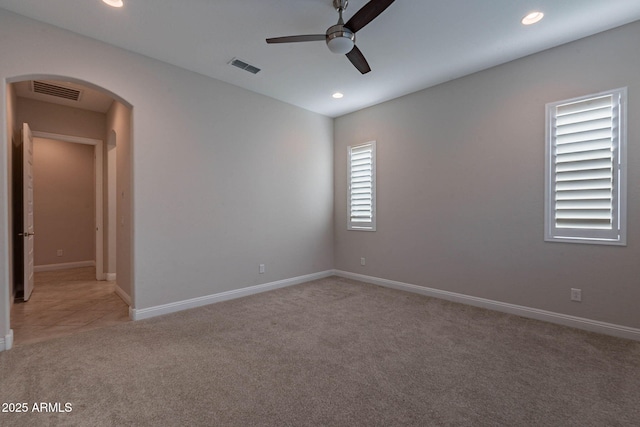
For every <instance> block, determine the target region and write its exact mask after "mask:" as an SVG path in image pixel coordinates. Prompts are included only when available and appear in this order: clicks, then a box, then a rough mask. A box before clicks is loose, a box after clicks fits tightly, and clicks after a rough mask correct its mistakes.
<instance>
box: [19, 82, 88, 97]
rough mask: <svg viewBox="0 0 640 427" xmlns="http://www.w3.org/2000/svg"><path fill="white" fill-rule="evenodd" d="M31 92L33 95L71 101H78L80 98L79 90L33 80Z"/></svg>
mask: <svg viewBox="0 0 640 427" xmlns="http://www.w3.org/2000/svg"><path fill="white" fill-rule="evenodd" d="M31 90H32V91H33V92H34V93H40V94H42V95H49V96H55V97H57V98H64V99H69V100H71V101H80V97H81V96H82V91H81V90H78V89H74V88H70V87H65V86H61V85H59V84H53V83H50V82H45V81H42V80H33V81H32V82H31Z"/></svg>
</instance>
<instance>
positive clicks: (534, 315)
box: [334, 270, 640, 341]
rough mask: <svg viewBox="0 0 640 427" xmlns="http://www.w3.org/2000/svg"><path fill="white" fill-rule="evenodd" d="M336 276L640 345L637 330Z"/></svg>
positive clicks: (384, 281) (405, 285) (424, 289)
mask: <svg viewBox="0 0 640 427" xmlns="http://www.w3.org/2000/svg"><path fill="white" fill-rule="evenodd" d="M334 274H335V275H336V276H340V277H345V278H347V279H353V280H359V281H361V282H366V283H371V284H373V285H379V286H384V287H387V288H393V289H399V290H402V291H407V292H413V293H416V294H421V295H425V296H429V297H434V298H439V299H444V300H447V301H453V302H458V303H461V304H467V305H472V306H475V307H480V308H486V309H489V310H494V311H500V312H503V313H509V314H515V315H517V316H522V317H527V318H530V319H536V320H542V321H545V322H549V323H555V324H558V325H563V326H569V327H572V328H577V329H582V330H585V331H590V332H598V333H601V334H605V335H611V336H614V337H619V338H627V339H631V340H635V341H640V329H637V328H631V327H628V326H622V325H616V324H613V323H607V322H600V321H598V320H592V319H586V318H584V317H576V316H570V315H567V314H562V313H555V312H552V311H546V310H539V309H537V308H531V307H525V306H522V305H516V304H509V303H505V302H500V301H494V300H490V299H485V298H478V297H473V296H469V295H464V294H459V293H455V292H449V291H442V290H439V289H433V288H427V287H424V286H417V285H412V284H409V283H403V282H396V281H394V280H388V279H380V278H378V277H372V276H365V275H363V274H357V273H350V272H347V271H341V270H334Z"/></svg>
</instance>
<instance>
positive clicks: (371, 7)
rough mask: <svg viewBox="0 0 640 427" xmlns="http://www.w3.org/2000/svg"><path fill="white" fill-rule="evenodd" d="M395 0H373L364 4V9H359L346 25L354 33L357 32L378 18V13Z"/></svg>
mask: <svg viewBox="0 0 640 427" xmlns="http://www.w3.org/2000/svg"><path fill="white" fill-rule="evenodd" d="M394 1H395V0H371V1H370V2H369V3H367V4H365V5H364V6H362V9H360V10H359V11H357V12H356V14H355V15H353V16H352V17H351V19H349V21H347V23H346V24H345V25H344V26H345V27H347V28H348V29H350V30H351V31H353V32H354V33H357V32H358V31H360V30H361V29H362V28H363V27H364V26H365V25H367V24H368V23H369V22H371V21H373V20H374V19H376V18H377V17H378V15H380V14H381V13H382V12H384V10H385V9H386V8H388V7H389V6H391V3H393V2H394Z"/></svg>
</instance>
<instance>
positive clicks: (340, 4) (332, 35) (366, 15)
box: [267, 0, 395, 74]
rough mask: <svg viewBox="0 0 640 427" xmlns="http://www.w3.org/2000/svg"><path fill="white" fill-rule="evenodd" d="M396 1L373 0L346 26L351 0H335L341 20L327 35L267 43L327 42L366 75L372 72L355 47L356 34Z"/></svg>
mask: <svg viewBox="0 0 640 427" xmlns="http://www.w3.org/2000/svg"><path fill="white" fill-rule="evenodd" d="M394 1H395V0H371V1H370V2H369V3H367V4H365V5H364V6H363V7H362V8H361V9H360V10H359V11H357V12H356V13H355V15H353V16H352V17H351V19H349V20H348V21H347V23H346V24H345V23H344V21H343V19H342V12H344V11H345V9H346V8H347V5H348V4H349V0H333V7H335V9H336V10H337V11H338V14H339V15H340V18H339V19H338V23H337V24H336V25H333V26H331V27H329V29H328V30H327V32H326V33H325V34H306V35H299V36H286V37H274V38H270V39H267V43H269V44H272V43H296V42H313V41H325V42H326V43H327V46H328V47H329V50H330V51H331V52H333V53H338V54H341V55H342V54H345V55H347V58H349V61H351V63H352V64H353V65H354V66H355V67H356V68H357V69H358V71H360V72H361V73H362V74H366V73H368V72H369V71H371V67H369V64H368V63H367V60H366V59H365V58H364V55H363V54H362V52H360V49H358V47H357V46H356V45H355V43H356V33H357V32H358V31H360V30H361V29H362V28H364V26H365V25H367V24H369V22H371V21H373V20H374V19H376V18H377V17H378V15H380V14H381V13H382V12H384V11H385V9H386V8H388V7H389V6H390V5H391V3H393V2H394Z"/></svg>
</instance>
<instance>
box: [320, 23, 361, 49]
mask: <svg viewBox="0 0 640 427" xmlns="http://www.w3.org/2000/svg"><path fill="white" fill-rule="evenodd" d="M355 43H356V34H355V33H354V32H353V31H351V30H350V29H348V28H346V27H345V26H344V25H342V24H338V25H334V26H332V27H329V29H328V30H327V46H328V47H329V50H330V51H331V52H333V53H338V54H341V55H344V54H347V53H349V52H351V49H353V46H354V45H355Z"/></svg>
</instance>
